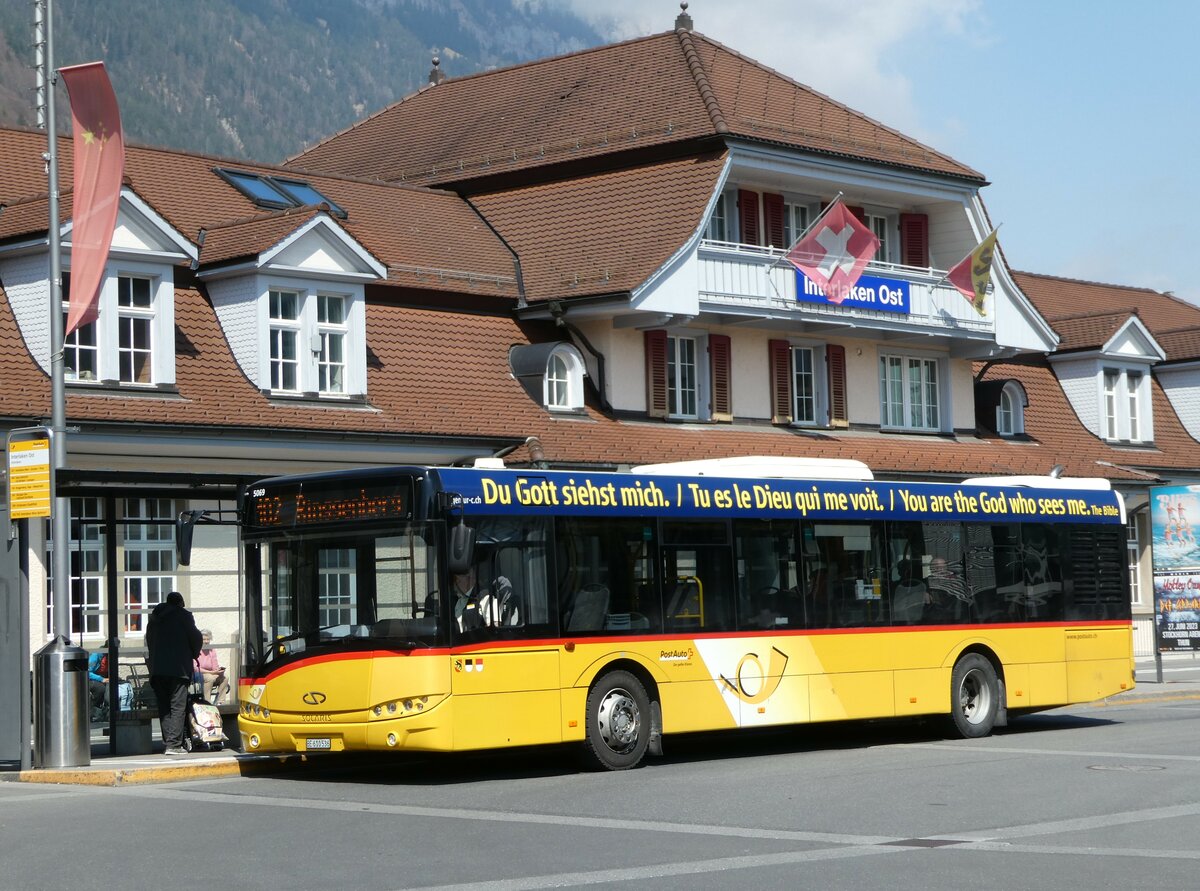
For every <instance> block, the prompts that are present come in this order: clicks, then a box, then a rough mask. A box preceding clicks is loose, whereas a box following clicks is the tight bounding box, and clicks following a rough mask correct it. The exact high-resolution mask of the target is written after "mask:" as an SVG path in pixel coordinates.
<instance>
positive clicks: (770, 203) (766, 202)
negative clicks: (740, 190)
mask: <svg viewBox="0 0 1200 891" xmlns="http://www.w3.org/2000/svg"><path fill="white" fill-rule="evenodd" d="M762 202H763V223H764V224H765V228H766V230H767V244H769V245H774V246H775V247H777V248H783V249H784V250H787V249H788V248H789V247H791V245H790V244H784V243H783V196H782V195H775V194H773V193H771V192H763V196H762Z"/></svg>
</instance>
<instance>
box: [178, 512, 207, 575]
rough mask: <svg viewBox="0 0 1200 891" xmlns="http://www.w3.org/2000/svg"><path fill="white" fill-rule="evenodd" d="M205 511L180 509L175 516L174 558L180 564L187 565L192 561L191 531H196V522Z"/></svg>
mask: <svg viewBox="0 0 1200 891" xmlns="http://www.w3.org/2000/svg"><path fill="white" fill-rule="evenodd" d="M206 513H208V512H207V511H203V510H185V511H180V513H179V516H178V517H176V518H175V558H176V560H178V561H179V565H180V566H188V565H189V564H190V563H191V562H192V533H194V532H195V531H196V523H197V522H198V521H199V520H200V518H201V517H203V516H204V515H205V514H206Z"/></svg>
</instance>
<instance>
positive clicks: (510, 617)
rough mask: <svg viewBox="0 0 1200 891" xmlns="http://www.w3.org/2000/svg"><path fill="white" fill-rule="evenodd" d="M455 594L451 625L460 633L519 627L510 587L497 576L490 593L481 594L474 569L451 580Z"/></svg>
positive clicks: (506, 581) (516, 607)
mask: <svg viewBox="0 0 1200 891" xmlns="http://www.w3.org/2000/svg"><path fill="white" fill-rule="evenodd" d="M454 594H455V598H456V599H455V601H454V621H455V624H457V625H458V630H459V631H474V630H475V629H477V628H498V627H500V626H502V625H519V624H521V615H520V610H519V609H518V606H517V598H516V597H515V596H514V594H513V589H512V583H511V582H510V581H509V580H508V579H507V578H505V577H504V576H502V575H499V576H496V581H495V582H493V583H492V586H491V588H490V589H487V588H485V589H483V590H482V591H481V590H480V589H479V587H478V584H477V583H476V575H475V567H471V568H470V569H468V570H467V571H466V572H464V573H461V574H459V575H456V576H454Z"/></svg>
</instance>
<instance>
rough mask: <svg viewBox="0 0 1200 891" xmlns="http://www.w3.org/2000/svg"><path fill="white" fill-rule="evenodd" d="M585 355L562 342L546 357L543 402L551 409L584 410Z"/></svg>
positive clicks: (562, 410) (564, 410) (560, 410)
mask: <svg viewBox="0 0 1200 891" xmlns="http://www.w3.org/2000/svg"><path fill="white" fill-rule="evenodd" d="M586 374H587V369H586V368H585V367H584V364H583V357H582V356H581V355H580V354H579V351H578V350H576V349H575V347H573V346H571V345H570V344H560V345H559V346H557V347H555V348H554V350H553V351H552V352H551V353H550V355H549V356H548V357H547V358H546V372H545V375H544V376H543V379H542V404H543V405H544V406H545V407H546V408H547V410H549V411H559V412H578V411H582V410H583V378H584V376H585V375H586Z"/></svg>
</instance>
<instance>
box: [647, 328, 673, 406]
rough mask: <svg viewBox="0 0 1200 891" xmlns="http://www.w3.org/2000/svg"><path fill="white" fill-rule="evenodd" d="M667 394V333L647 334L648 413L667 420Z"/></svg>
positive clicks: (649, 332) (668, 398) (668, 399)
mask: <svg viewBox="0 0 1200 891" xmlns="http://www.w3.org/2000/svg"><path fill="white" fill-rule="evenodd" d="M670 404H671V402H670V394H669V393H668V392H667V332H666V331H647V332H646V413H647V414H648V415H650V417H652V418H665V417H666V416H667V412H668V409H669V406H670Z"/></svg>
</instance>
